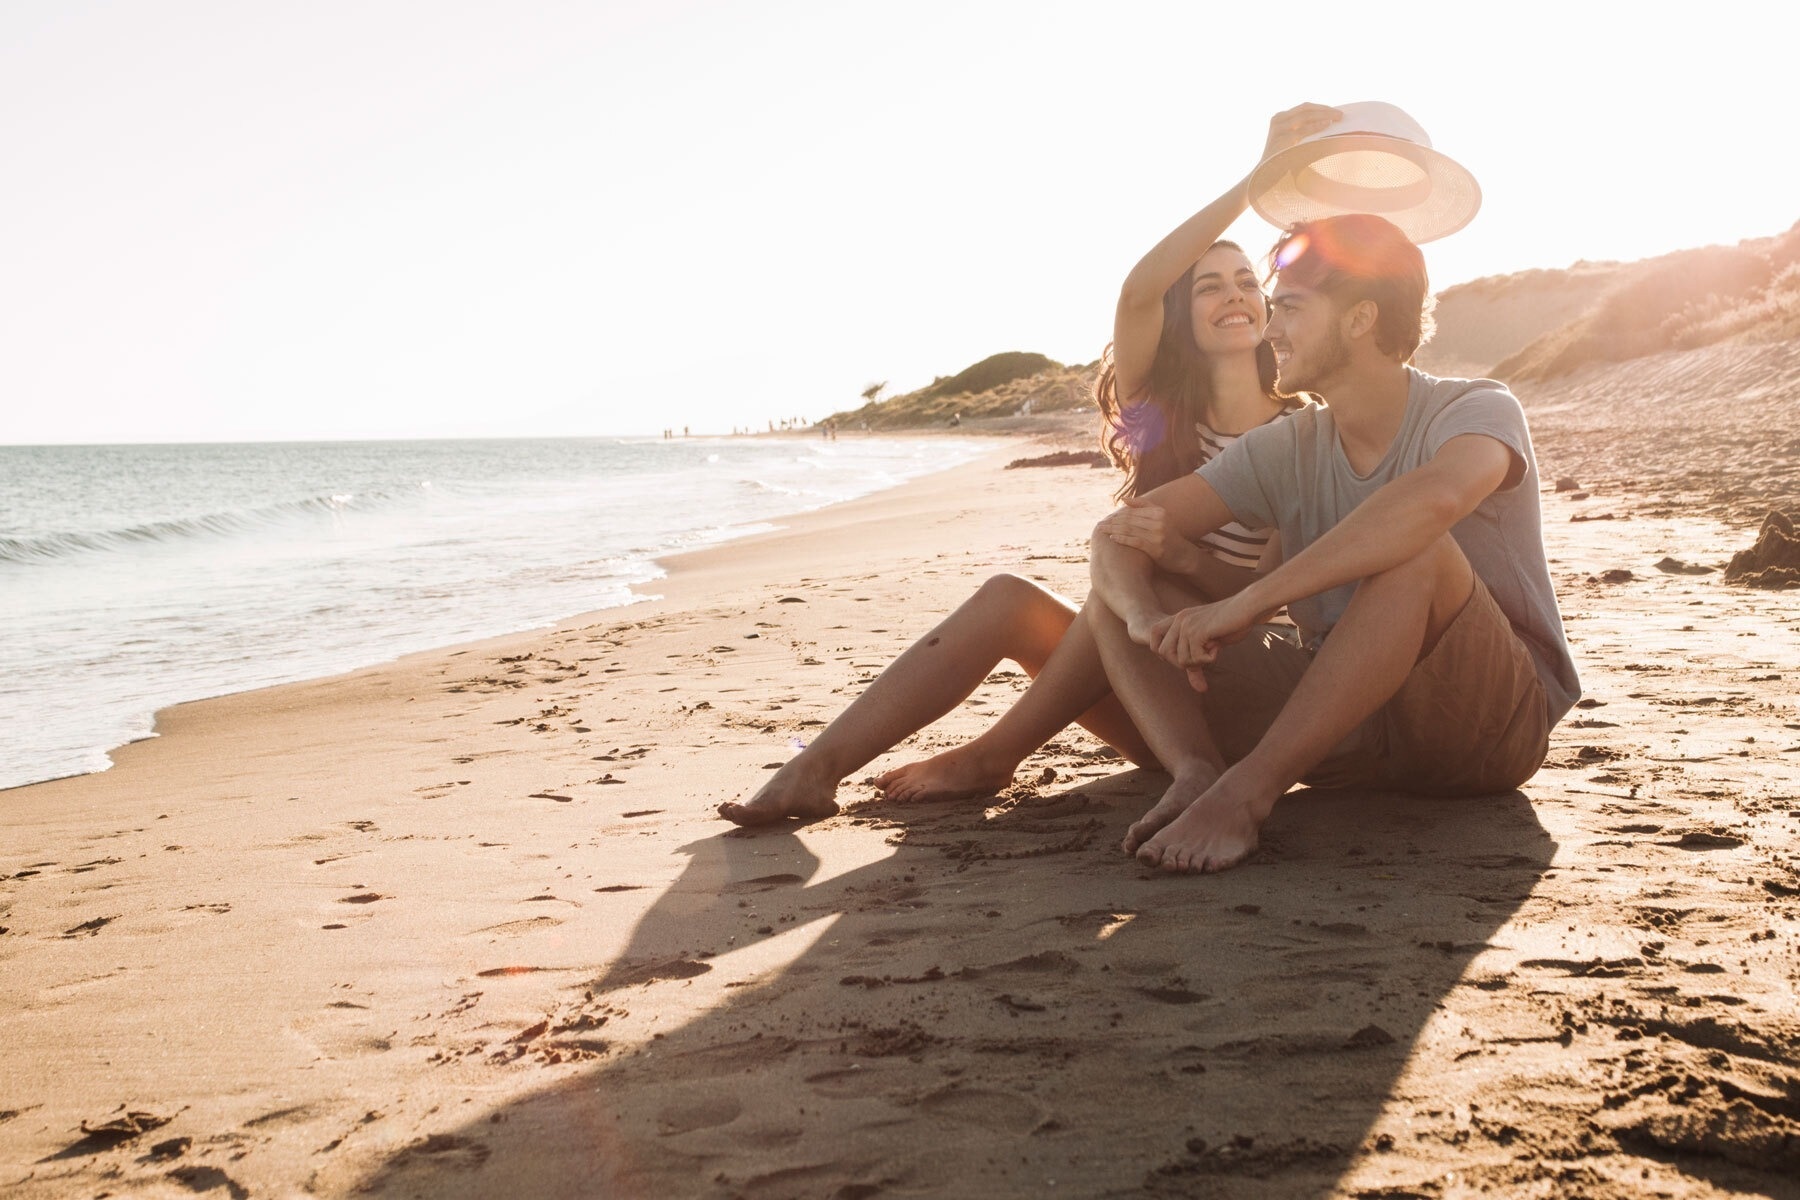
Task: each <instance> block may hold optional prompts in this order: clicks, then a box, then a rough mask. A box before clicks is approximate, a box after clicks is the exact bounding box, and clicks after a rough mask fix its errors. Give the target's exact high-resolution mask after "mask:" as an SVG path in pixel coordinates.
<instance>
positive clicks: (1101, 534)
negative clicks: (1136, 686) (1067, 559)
mask: <svg viewBox="0 0 1800 1200" xmlns="http://www.w3.org/2000/svg"><path fill="white" fill-rule="evenodd" d="M1145 499H1146V500H1147V501H1150V502H1152V503H1154V504H1156V505H1158V506H1160V507H1162V508H1163V509H1165V510H1166V512H1167V514H1168V523H1169V526H1170V527H1171V528H1172V529H1173V530H1174V532H1175V533H1176V534H1178V535H1179V536H1180V537H1182V538H1183V539H1185V540H1186V541H1188V542H1190V543H1198V542H1199V540H1200V539H1201V538H1203V537H1205V536H1206V535H1207V534H1209V533H1211V532H1212V531H1213V530H1215V529H1218V528H1219V527H1220V526H1222V525H1224V524H1225V523H1226V522H1228V521H1230V520H1231V510H1230V509H1228V508H1226V507H1225V502H1224V501H1223V500H1221V499H1219V493H1218V492H1216V491H1214V490H1213V486H1212V485H1211V484H1209V483H1207V482H1206V481H1205V480H1204V479H1201V478H1200V477H1199V476H1198V475H1184V476H1182V477H1181V478H1180V479H1176V480H1173V481H1172V482H1170V483H1165V484H1164V485H1163V486H1162V487H1159V488H1157V489H1155V490H1154V491H1152V492H1150V493H1148V494H1147V495H1146V496H1145ZM1207 557H1208V558H1211V555H1207ZM1088 562H1089V568H1090V571H1091V574H1092V576H1093V584H1094V594H1095V595H1096V596H1097V597H1099V599H1100V601H1101V602H1102V603H1103V604H1105V605H1106V606H1107V607H1108V608H1110V609H1112V611H1113V612H1114V613H1115V614H1117V615H1118V617H1119V618H1120V619H1121V620H1123V621H1124V622H1125V625H1126V628H1127V629H1129V630H1131V631H1132V636H1133V638H1134V639H1137V640H1140V641H1142V640H1143V639H1145V638H1148V637H1149V629H1150V626H1151V625H1153V624H1155V622H1157V621H1159V620H1161V619H1162V618H1163V616H1165V615H1166V614H1164V613H1163V611H1162V609H1161V607H1160V606H1159V604H1158V603H1157V599H1156V592H1155V589H1154V587H1153V586H1152V583H1151V581H1152V579H1153V577H1154V574H1155V571H1156V563H1155V562H1154V561H1153V560H1152V559H1151V557H1150V556H1149V555H1148V554H1146V553H1144V552H1143V551H1142V550H1138V549H1134V548H1133V547H1131V546H1126V545H1123V544H1121V543H1119V542H1118V541H1115V540H1114V539H1113V538H1112V537H1111V536H1110V535H1109V534H1108V532H1107V530H1106V523H1105V522H1104V521H1102V522H1101V524H1100V526H1099V527H1098V528H1096V529H1095V531H1094V538H1093V541H1092V543H1091V545H1090V553H1089V559H1088Z"/></svg>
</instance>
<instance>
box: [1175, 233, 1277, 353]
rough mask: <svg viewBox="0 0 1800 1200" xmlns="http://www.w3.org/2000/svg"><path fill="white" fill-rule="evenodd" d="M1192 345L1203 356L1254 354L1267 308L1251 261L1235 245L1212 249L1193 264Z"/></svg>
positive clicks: (1261, 333) (1260, 336)
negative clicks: (1242, 352)
mask: <svg viewBox="0 0 1800 1200" xmlns="http://www.w3.org/2000/svg"><path fill="white" fill-rule="evenodd" d="M1192 309H1193V328H1194V345H1196V346H1198V347H1199V348H1200V352H1201V353H1203V354H1209V355H1211V354H1231V353H1234V352H1241V351H1254V350H1255V349H1256V344H1257V343H1258V342H1260V341H1262V338H1263V323H1264V322H1265V320H1266V319H1267V313H1268V309H1267V306H1266V305H1265V303H1264V300H1263V290H1262V285H1261V284H1260V283H1258V282H1257V279H1256V272H1255V271H1254V270H1253V269H1252V268H1251V266H1250V259H1249V257H1248V256H1246V255H1245V254H1244V252H1243V251H1242V250H1239V249H1237V248H1236V247H1234V246H1214V247H1213V248H1212V249H1211V250H1208V251H1207V252H1206V253H1205V254H1203V255H1201V256H1200V261H1199V262H1197V263H1195V264H1194V290H1193V296H1192Z"/></svg>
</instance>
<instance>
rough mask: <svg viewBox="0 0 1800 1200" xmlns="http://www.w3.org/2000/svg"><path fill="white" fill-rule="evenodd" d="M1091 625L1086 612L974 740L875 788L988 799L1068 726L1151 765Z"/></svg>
mask: <svg viewBox="0 0 1800 1200" xmlns="http://www.w3.org/2000/svg"><path fill="white" fill-rule="evenodd" d="M1088 621H1089V617H1088V610H1087V608H1086V607H1084V608H1083V609H1082V611H1081V613H1080V614H1079V615H1077V616H1076V618H1075V621H1074V623H1073V624H1072V625H1070V626H1069V629H1068V632H1067V633H1066V634H1064V635H1063V639H1062V640H1061V641H1060V642H1058V643H1057V644H1056V649H1055V650H1054V651H1052V652H1051V654H1050V657H1049V658H1048V659H1046V660H1045V661H1044V664H1043V669H1042V670H1040V671H1038V672H1037V673H1036V674H1035V676H1034V677H1033V679H1032V681H1031V686H1030V687H1028V688H1026V689H1025V693H1024V694H1023V695H1021V696H1020V697H1019V698H1018V700H1017V701H1015V702H1014V703H1013V706H1012V707H1011V708H1009V709H1007V710H1006V712H1004V713H1002V714H1001V716H1000V719H999V720H997V721H995V722H994V724H993V725H991V726H990V727H989V728H988V729H987V730H985V731H984V732H983V733H982V734H981V735H980V736H979V737H977V738H975V739H974V740H973V741H970V742H967V743H965V744H963V745H961V746H955V747H952V748H951V749H949V750H946V751H944V752H943V753H941V754H934V755H932V756H931V757H930V758H926V759H921V760H919V761H918V762H911V763H906V764H905V765H903V766H899V767H895V768H894V769H893V770H891V771H889V772H887V773H886V774H884V775H881V776H878V777H877V778H876V780H875V783H876V785H877V786H879V787H880V788H881V790H882V792H883V793H884V794H885V795H886V796H887V797H888V798H889V799H893V800H903V801H905V800H957V799H962V798H964V797H967V796H991V795H993V794H994V793H995V792H998V791H1000V790H1001V789H1002V788H1004V787H1006V786H1007V785H1008V784H1009V783H1011V782H1012V778H1013V775H1014V773H1015V772H1017V771H1018V769H1019V764H1020V763H1022V762H1024V761H1025V759H1026V757H1027V756H1029V755H1030V754H1031V753H1032V752H1033V751H1034V750H1036V749H1037V748H1038V747H1039V746H1042V745H1043V744H1044V743H1045V742H1047V741H1049V740H1050V739H1051V738H1052V737H1054V736H1055V735H1056V734H1057V732H1058V731H1059V730H1062V729H1064V728H1067V727H1068V725H1069V724H1070V723H1072V722H1073V723H1078V724H1080V725H1081V726H1082V727H1083V728H1085V729H1087V730H1088V732H1090V733H1092V734H1093V735H1094V736H1095V737H1098V738H1099V739H1100V740H1101V741H1104V742H1106V743H1107V744H1108V745H1110V746H1112V747H1113V748H1114V749H1116V750H1118V751H1119V752H1120V753H1121V754H1123V755H1124V756H1125V757H1126V758H1129V759H1130V760H1131V761H1132V762H1134V763H1137V764H1138V765H1139V766H1149V767H1154V766H1156V759H1155V758H1154V757H1153V756H1152V755H1151V753H1150V750H1149V747H1147V746H1145V745H1144V739H1143V738H1141V737H1139V736H1138V731H1137V728H1136V726H1134V725H1132V723H1131V718H1130V717H1128V716H1126V715H1125V709H1124V706H1122V705H1121V704H1120V703H1119V702H1118V700H1117V699H1116V698H1114V696H1113V695H1112V689H1111V687H1110V685H1109V684H1108V683H1107V681H1106V670H1105V668H1104V667H1103V666H1102V665H1101V662H1100V651H1099V648H1098V647H1097V646H1095V644H1094V635H1093V631H1092V630H1091V628H1090V627H1089V624H1088ZM1027 670H1028V671H1029V670H1030V668H1029V667H1027Z"/></svg>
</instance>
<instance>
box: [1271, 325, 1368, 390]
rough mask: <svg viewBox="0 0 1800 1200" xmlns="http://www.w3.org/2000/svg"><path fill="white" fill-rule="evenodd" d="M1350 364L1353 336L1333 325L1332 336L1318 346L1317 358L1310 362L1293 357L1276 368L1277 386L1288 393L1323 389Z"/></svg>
mask: <svg viewBox="0 0 1800 1200" xmlns="http://www.w3.org/2000/svg"><path fill="white" fill-rule="evenodd" d="M1349 365H1350V339H1349V338H1347V337H1345V336H1344V332H1343V330H1341V329H1333V330H1332V331H1331V338H1330V340H1329V341H1327V342H1326V343H1325V345H1323V346H1321V347H1320V348H1319V353H1318V361H1317V362H1315V363H1312V364H1311V365H1308V364H1307V363H1306V362H1304V361H1301V362H1295V361H1294V359H1293V358H1291V357H1290V358H1289V359H1288V361H1287V362H1286V363H1284V364H1282V365H1280V366H1278V367H1276V368H1275V387H1276V389H1277V390H1279V391H1280V392H1282V393H1283V394H1285V395H1289V396H1293V395H1298V394H1299V393H1301V392H1315V393H1323V391H1324V387H1323V385H1324V384H1325V382H1326V381H1328V380H1329V379H1330V378H1331V377H1332V376H1333V375H1336V374H1337V373H1338V372H1339V371H1341V370H1343V369H1344V368H1345V367H1347V366H1349Z"/></svg>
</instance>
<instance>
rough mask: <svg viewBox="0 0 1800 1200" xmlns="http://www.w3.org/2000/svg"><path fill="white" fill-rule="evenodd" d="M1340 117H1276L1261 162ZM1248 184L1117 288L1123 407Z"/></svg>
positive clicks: (1241, 183)
mask: <svg viewBox="0 0 1800 1200" xmlns="http://www.w3.org/2000/svg"><path fill="white" fill-rule="evenodd" d="M1340 115H1341V114H1340V113H1339V112H1338V110H1337V109H1335V108H1329V107H1327V106H1325V105H1323V104H1302V105H1300V106H1298V107H1296V108H1290V109H1288V110H1287V111H1286V112H1279V113H1276V114H1275V116H1274V117H1272V118H1270V120H1269V139H1268V142H1267V143H1266V144H1265V145H1264V147H1263V155H1262V156H1263V158H1268V157H1269V156H1270V155H1271V154H1275V153H1278V152H1280V151H1282V150H1285V149H1287V148H1288V147H1289V146H1292V145H1293V144H1294V143H1296V142H1298V141H1300V140H1301V139H1302V138H1306V137H1309V136H1311V135H1312V134H1315V133H1317V132H1319V131H1320V130H1321V129H1324V128H1325V127H1326V126H1328V125H1330V124H1331V123H1332V122H1333V121H1335V120H1337V119H1338V117H1339V116H1340ZM1257 161H1258V162H1260V161H1262V159H1258V160H1257ZM1249 180H1250V177H1249V176H1248V175H1245V176H1244V178H1242V179H1240V180H1238V181H1237V182H1236V183H1235V184H1233V185H1232V186H1231V187H1230V188H1228V189H1227V190H1226V191H1225V193H1224V195H1222V196H1220V197H1219V198H1218V199H1217V200H1214V201H1213V202H1212V203H1211V204H1208V205H1207V206H1206V207H1205V208H1203V209H1201V210H1200V211H1199V212H1197V213H1195V214H1194V215H1193V216H1191V217H1189V218H1188V219H1187V220H1185V221H1183V222H1182V223H1181V224H1180V225H1177V226H1176V227H1175V228H1174V229H1173V230H1171V231H1170V233H1169V235H1168V236H1167V237H1165V238H1163V240H1162V241H1160V242H1158V243H1156V245H1154V246H1152V247H1151V248H1150V252H1149V253H1148V254H1146V255H1144V257H1143V258H1141V259H1139V260H1138V263H1137V265H1136V266H1135V267H1133V268H1131V273H1130V274H1129V275H1127V276H1125V282H1124V284H1123V285H1122V286H1121V287H1120V288H1119V305H1118V308H1117V309H1116V310H1115V311H1114V313H1113V366H1114V369H1115V370H1116V371H1117V372H1118V374H1117V386H1118V396H1119V403H1120V404H1121V405H1126V406H1129V405H1132V404H1136V403H1137V402H1138V401H1140V400H1141V399H1143V393H1144V384H1145V383H1146V382H1148V381H1149V378H1150V365H1151V364H1152V363H1153V362H1154V361H1155V360H1156V347H1157V344H1158V343H1159V342H1160V341H1161V340H1162V322H1163V303H1162V301H1163V293H1164V292H1167V291H1168V290H1169V288H1170V286H1172V285H1173V284H1174V283H1175V281H1176V280H1177V279H1180V278H1181V275H1182V272H1184V271H1186V270H1187V269H1188V268H1189V267H1191V266H1193V264H1194V262H1195V260H1197V259H1198V258H1199V257H1200V256H1201V255H1202V254H1204V253H1206V248H1207V247H1208V246H1211V245H1212V244H1213V243H1214V242H1216V241H1218V240H1219V239H1220V238H1221V237H1223V236H1224V234H1225V231H1226V230H1227V229H1228V228H1230V226H1231V223H1232V222H1233V221H1235V220H1237V219H1238V218H1239V217H1240V216H1242V215H1243V213H1244V209H1245V208H1247V207H1248V206H1249V200H1248V197H1247V196H1246V195H1245V191H1246V188H1247V186H1248V184H1249Z"/></svg>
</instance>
